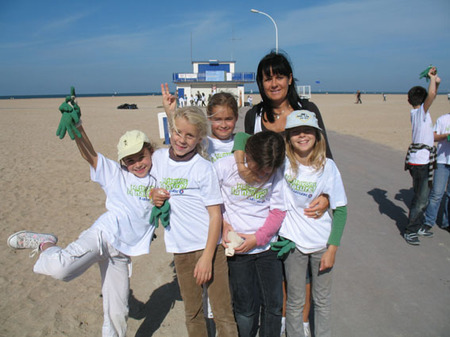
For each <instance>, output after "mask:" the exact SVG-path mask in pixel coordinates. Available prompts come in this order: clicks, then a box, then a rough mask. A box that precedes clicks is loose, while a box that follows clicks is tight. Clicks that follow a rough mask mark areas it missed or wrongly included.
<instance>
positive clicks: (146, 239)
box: [8, 114, 156, 337]
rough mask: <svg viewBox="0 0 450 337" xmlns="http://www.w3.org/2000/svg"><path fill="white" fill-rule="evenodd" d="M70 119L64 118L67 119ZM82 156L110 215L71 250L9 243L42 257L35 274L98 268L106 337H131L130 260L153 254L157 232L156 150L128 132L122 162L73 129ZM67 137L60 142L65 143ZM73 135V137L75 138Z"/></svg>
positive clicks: (62, 275)
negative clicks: (152, 172) (153, 222)
mask: <svg viewBox="0 0 450 337" xmlns="http://www.w3.org/2000/svg"><path fill="white" fill-rule="evenodd" d="M66 117H68V116H67V115H65V114H63V117H62V120H63V118H66ZM69 127H70V130H72V131H74V132H75V133H76V134H77V135H78V137H75V140H76V143H77V146H78V149H79V151H80V154H81V156H82V157H83V158H84V159H85V160H86V161H87V162H88V163H89V165H90V172H91V179H92V181H94V182H97V183H98V184H100V186H101V187H102V188H103V190H104V191H105V194H106V209H107V212H106V213H104V214H103V215H101V216H100V217H99V218H98V219H97V221H96V222H95V223H94V224H93V225H92V226H91V227H90V228H89V229H87V230H86V231H84V232H82V233H81V234H80V236H79V238H78V239H77V240H76V241H74V242H72V243H71V244H69V245H68V246H67V247H66V248H64V249H63V248H61V247H59V246H57V245H56V243H57V241H58V238H57V237H56V236H55V235H53V234H42V233H34V232H30V231H20V232H17V233H15V234H13V235H11V236H10V237H9V238H8V245H9V246H10V247H11V248H14V249H25V248H28V249H33V252H32V253H31V255H34V254H35V253H36V252H38V251H40V252H41V254H40V255H39V258H38V260H37V262H36V264H35V265H34V268H33V270H34V272H35V273H38V274H43V275H49V276H52V277H53V278H55V279H58V280H63V281H70V280H72V279H74V278H76V277H78V276H80V275H81V274H83V273H84V272H85V271H86V270H87V269H89V268H90V267H91V266H92V265H94V264H96V263H97V264H98V265H99V267H100V274H101V279H102V297H103V311H104V321H103V328H102V336H104V337H105V336H108V337H112V336H114V337H122V336H125V335H126V330H127V318H128V297H129V290H130V281H129V277H130V271H131V268H130V264H131V259H130V256H137V255H143V254H148V253H149V250H150V242H151V239H152V237H153V233H154V230H155V227H154V226H153V225H151V224H149V220H150V213H151V211H152V208H153V206H152V204H151V203H150V200H149V193H150V190H151V189H152V188H154V187H155V185H156V180H155V179H154V178H153V176H151V175H150V169H151V167H152V157H151V156H152V153H153V151H154V146H153V145H152V144H151V142H150V140H149V139H148V138H147V136H146V135H145V134H144V133H143V132H141V131H137V130H134V131H128V132H126V133H125V134H124V135H123V136H122V137H121V138H120V140H119V144H118V145H117V148H118V161H119V162H120V163H118V162H116V161H113V160H110V159H108V158H105V157H104V156H103V155H102V154H100V153H97V152H95V150H94V147H93V146H92V144H91V142H90V140H89V138H88V137H87V135H86V133H85V131H84V129H83V127H82V126H81V124H80V123H79V125H77V126H75V124H73V123H72V122H70V123H69ZM64 134H65V131H64V133H63V134H62V136H60V138H63V137H64ZM72 136H73V134H71V137H72Z"/></svg>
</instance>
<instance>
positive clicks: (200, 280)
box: [194, 255, 212, 285]
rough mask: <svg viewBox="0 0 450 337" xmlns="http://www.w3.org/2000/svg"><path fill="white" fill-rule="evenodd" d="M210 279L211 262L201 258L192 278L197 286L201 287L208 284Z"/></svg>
mask: <svg viewBox="0 0 450 337" xmlns="http://www.w3.org/2000/svg"><path fill="white" fill-rule="evenodd" d="M211 277H212V261H211V260H208V259H207V258H206V257H205V256H203V255H202V256H201V257H200V258H199V259H198V261H197V264H196V265H195V269H194V278H195V279H196V280H197V281H196V283H197V284H198V285H202V284H204V283H206V282H208V281H209V280H210V279H211Z"/></svg>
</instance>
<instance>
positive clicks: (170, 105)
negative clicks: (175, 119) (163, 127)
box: [161, 83, 177, 117]
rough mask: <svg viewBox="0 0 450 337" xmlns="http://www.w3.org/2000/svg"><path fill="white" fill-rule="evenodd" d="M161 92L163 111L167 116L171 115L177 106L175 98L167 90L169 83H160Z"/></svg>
mask: <svg viewBox="0 0 450 337" xmlns="http://www.w3.org/2000/svg"><path fill="white" fill-rule="evenodd" d="M161 94H162V99H163V106H164V111H165V112H166V115H167V117H170V116H172V115H173V113H174V112H175V110H176V108H177V98H176V97H175V96H174V95H172V94H171V93H170V91H169V85H168V84H167V83H165V85H164V84H161Z"/></svg>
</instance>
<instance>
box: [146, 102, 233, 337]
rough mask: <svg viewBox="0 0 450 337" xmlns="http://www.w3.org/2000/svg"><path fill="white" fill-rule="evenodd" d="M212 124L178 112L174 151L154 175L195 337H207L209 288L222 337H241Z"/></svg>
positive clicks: (162, 156)
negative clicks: (211, 146) (208, 140)
mask: <svg viewBox="0 0 450 337" xmlns="http://www.w3.org/2000/svg"><path fill="white" fill-rule="evenodd" d="M207 127H208V123H207V119H206V116H205V114H204V113H203V112H202V110H200V109H199V108H197V107H193V106H189V107H185V108H181V109H179V110H176V111H175V112H174V113H173V114H172V115H171V116H170V130H171V140H170V148H168V149H160V150H158V151H156V152H155V153H154V157H153V161H154V163H156V162H157V161H158V160H159V161H160V162H159V163H158V164H156V165H154V166H153V168H152V174H154V176H155V177H156V179H157V182H158V183H157V184H158V186H159V187H160V188H159V189H155V190H154V191H153V193H152V198H153V202H154V203H155V205H156V206H158V207H159V206H161V205H162V204H163V202H164V201H165V200H166V199H167V200H168V202H169V204H170V225H169V226H167V227H166V229H165V235H164V239H165V243H166V250H167V252H170V253H173V254H174V262H175V269H176V272H177V276H178V282H179V285H180V291H181V296H182V298H183V301H184V305H185V316H186V327H187V330H188V334H189V336H192V337H203V336H204V337H207V329H206V324H205V319H204V314H203V308H202V285H203V284H206V286H207V288H208V296H209V299H210V302H211V308H212V311H213V314H214V321H215V324H216V328H217V331H218V333H219V335H220V336H237V327H236V323H235V321H234V317H233V311H232V308H231V297H230V291H229V284H228V267H227V261H226V258H225V252H224V248H223V247H222V246H220V245H219V240H220V233H221V228H222V214H221V208H220V207H221V204H222V196H221V193H220V187H219V182H218V179H217V175H216V173H215V171H214V169H213V166H212V163H211V162H209V161H208V160H207V159H206V158H207V156H208V155H207V151H206V149H205V145H204V143H203V142H202V141H203V139H204V138H205V137H206V134H207Z"/></svg>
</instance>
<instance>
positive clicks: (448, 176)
mask: <svg viewBox="0 0 450 337" xmlns="http://www.w3.org/2000/svg"><path fill="white" fill-rule="evenodd" d="M446 190H447V192H445V191H446ZM442 197H444V202H443V205H444V212H443V218H442V227H443V228H444V227H448V201H449V198H450V165H446V164H439V163H438V164H437V168H436V171H434V180H433V188H432V189H431V193H430V197H429V198H428V206H427V210H426V211H425V225H428V226H433V225H434V224H435V223H436V217H437V214H438V211H439V206H440V205H441V200H442Z"/></svg>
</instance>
